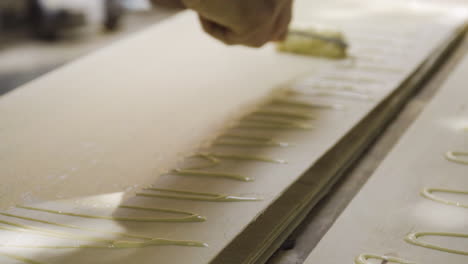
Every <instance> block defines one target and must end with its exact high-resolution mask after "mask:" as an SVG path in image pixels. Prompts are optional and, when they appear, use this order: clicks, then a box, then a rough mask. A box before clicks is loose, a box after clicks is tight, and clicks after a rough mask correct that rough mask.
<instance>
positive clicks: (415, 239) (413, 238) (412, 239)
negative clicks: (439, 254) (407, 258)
mask: <svg viewBox="0 0 468 264" xmlns="http://www.w3.org/2000/svg"><path fill="white" fill-rule="evenodd" d="M425 236H438V237H456V238H468V234H461V233H445V232H414V233H410V234H408V235H407V236H406V237H405V241H406V242H408V243H410V244H413V245H416V246H420V247H424V248H429V249H434V250H438V251H443V252H447V253H453V254H459V255H466V256H468V252H467V251H463V250H456V249H450V248H444V247H441V246H437V245H434V244H430V243H427V242H423V241H420V240H419V238H420V237H425Z"/></svg>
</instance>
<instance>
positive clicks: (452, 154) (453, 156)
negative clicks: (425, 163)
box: [445, 151, 468, 165]
mask: <svg viewBox="0 0 468 264" xmlns="http://www.w3.org/2000/svg"><path fill="white" fill-rule="evenodd" d="M461 157H468V152H460V151H447V153H445V158H447V160H449V161H452V162H455V163H459V164H464V165H468V160H464V159H462V158H461Z"/></svg>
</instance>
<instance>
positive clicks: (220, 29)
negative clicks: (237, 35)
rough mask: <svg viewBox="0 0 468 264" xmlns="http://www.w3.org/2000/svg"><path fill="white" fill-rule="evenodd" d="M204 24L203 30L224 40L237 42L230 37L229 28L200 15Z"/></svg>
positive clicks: (231, 42) (228, 42)
mask: <svg viewBox="0 0 468 264" xmlns="http://www.w3.org/2000/svg"><path fill="white" fill-rule="evenodd" d="M198 18H199V20H200V23H201V25H202V28H203V30H204V31H205V32H206V33H208V34H210V35H211V36H213V37H214V38H216V39H218V40H221V41H222V42H224V43H226V44H229V45H232V44H235V43H234V42H233V41H232V39H231V38H229V37H228V33H229V29H228V28H226V27H224V26H222V25H219V24H218V23H216V22H213V21H210V20H208V19H206V18H204V17H202V16H199V17H198Z"/></svg>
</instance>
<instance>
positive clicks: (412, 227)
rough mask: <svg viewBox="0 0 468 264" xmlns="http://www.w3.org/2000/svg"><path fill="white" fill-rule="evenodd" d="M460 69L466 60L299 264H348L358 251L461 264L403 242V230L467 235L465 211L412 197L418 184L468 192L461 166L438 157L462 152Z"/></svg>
mask: <svg viewBox="0 0 468 264" xmlns="http://www.w3.org/2000/svg"><path fill="white" fill-rule="evenodd" d="M467 71H468V57H465V59H464V60H463V61H462V62H461V63H460V64H459V65H458V67H457V68H456V70H455V71H454V72H453V73H452V74H451V76H450V77H449V79H448V80H447V81H446V83H445V84H444V85H443V86H442V88H441V89H440V91H439V92H438V94H437V95H436V96H435V97H434V99H433V100H432V102H431V103H430V104H429V106H428V107H427V108H426V109H425V110H424V112H423V113H422V114H421V116H420V117H419V118H418V119H417V121H416V122H415V123H414V124H413V125H412V126H411V128H410V129H409V130H408V131H407V133H406V134H405V135H404V136H403V138H402V139H401V140H400V142H399V143H398V144H397V145H396V146H395V147H394V149H393V150H392V151H391V153H390V154H389V155H388V156H387V158H386V159H385V160H384V162H383V163H382V165H381V167H380V168H379V169H378V170H377V171H376V172H375V173H374V175H373V176H371V178H370V180H369V181H368V182H367V183H366V185H365V186H364V187H363V188H362V190H361V191H360V193H359V194H358V195H357V196H356V197H355V199H354V200H353V201H352V202H351V204H350V205H349V206H348V208H347V209H346V210H345V211H344V212H343V214H342V215H341V216H340V217H339V218H338V220H337V221H336V223H335V224H334V225H333V226H332V228H331V229H330V230H329V231H328V233H327V234H326V235H325V236H324V238H323V239H322V240H321V242H320V243H319V244H318V245H317V247H316V248H315V249H314V250H313V252H312V253H311V254H310V256H309V258H308V260H307V261H306V264H312V263H353V259H354V258H355V257H356V256H358V255H359V254H361V253H373V254H377V255H384V254H387V255H390V256H398V257H401V258H404V259H407V260H412V261H414V262H416V263H424V264H440V263H450V264H461V263H467V261H468V257H467V256H463V255H457V254H451V253H446V252H441V251H436V250H431V249H426V248H422V247H418V246H414V245H410V244H408V243H406V242H405V241H403V238H404V237H405V236H406V235H407V234H408V233H409V232H427V231H429V232H455V233H465V234H467V233H468V221H467V219H468V209H465V208H458V207H455V206H449V205H445V204H440V203H436V202H434V201H431V200H427V199H424V198H422V197H421V196H420V195H419V192H420V191H421V190H422V189H423V188H425V187H433V188H446V189H453V190H468V181H467V173H468V165H462V164H456V163H453V162H449V161H447V160H446V159H445V158H444V153H445V152H446V151H449V150H456V151H467V150H468V131H466V130H465V128H466V127H467V126H468V101H467V98H468V90H467V89H466V73H467ZM437 195H438V196H440V197H443V198H445V199H450V200H454V201H459V202H461V203H465V204H466V203H467V201H468V199H467V198H466V197H464V196H463V195H447V194H439V193H438V194H437ZM421 240H423V241H426V242H430V243H435V244H437V245H440V246H443V247H447V248H452V249H459V250H465V251H466V248H467V245H468V241H467V239H457V238H443V239H442V238H436V237H432V238H431V237H424V238H421ZM370 263H377V262H370ZM379 263H380V262H379Z"/></svg>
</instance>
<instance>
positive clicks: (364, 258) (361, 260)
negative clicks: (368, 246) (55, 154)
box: [354, 254, 415, 264]
mask: <svg viewBox="0 0 468 264" xmlns="http://www.w3.org/2000/svg"><path fill="white" fill-rule="evenodd" d="M370 259H374V260H382V261H383V262H382V263H398V264H415V262H412V261H408V260H404V259H400V258H395V257H389V256H379V255H374V254H361V255H359V256H358V257H356V259H355V260H354V263H355V264H369V262H368V260H370Z"/></svg>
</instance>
